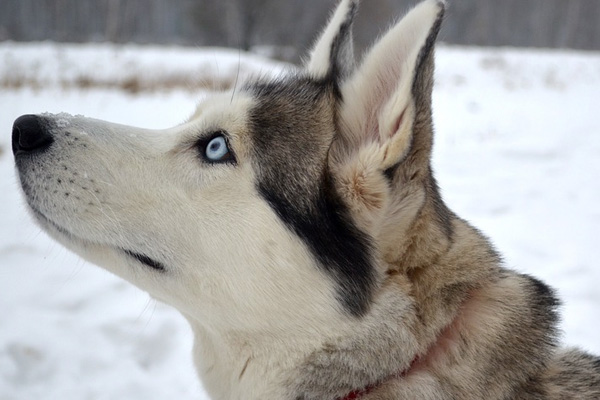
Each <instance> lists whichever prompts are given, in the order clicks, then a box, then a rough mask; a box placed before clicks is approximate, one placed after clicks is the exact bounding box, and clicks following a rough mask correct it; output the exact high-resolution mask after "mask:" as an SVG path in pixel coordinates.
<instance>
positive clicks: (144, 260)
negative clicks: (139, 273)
mask: <svg viewBox="0 0 600 400" xmlns="http://www.w3.org/2000/svg"><path fill="white" fill-rule="evenodd" d="M123 251H124V252H125V254H127V255H128V256H130V257H133V258H135V259H136V260H137V261H139V262H140V263H142V264H144V265H147V266H149V267H150V268H152V269H155V270H157V271H160V272H164V271H166V268H165V266H164V265H163V264H162V263H160V262H158V261H156V260H153V259H152V258H150V257H148V256H145V255H143V254H140V253H136V252H133V251H130V250H123Z"/></svg>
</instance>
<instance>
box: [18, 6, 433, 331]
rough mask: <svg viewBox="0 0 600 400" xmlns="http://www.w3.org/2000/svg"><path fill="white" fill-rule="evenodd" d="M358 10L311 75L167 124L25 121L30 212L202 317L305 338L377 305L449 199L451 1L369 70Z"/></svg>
mask: <svg viewBox="0 0 600 400" xmlns="http://www.w3.org/2000/svg"><path fill="white" fill-rule="evenodd" d="M356 7H357V2H356V1H351V0H342V1H341V3H340V5H339V6H338V8H337V9H336V11H335V13H334V14H333V15H332V17H331V19H330V23H329V25H328V26H327V27H326V29H325V30H324V31H323V33H322V35H321V37H320V38H319V40H317V42H316V44H315V46H314V48H313V50H312V52H311V55H310V57H309V59H308V60H307V62H306V65H305V67H304V68H303V69H302V70H301V71H297V72H294V73H291V74H289V75H287V76H285V77H281V78H278V79H272V80H264V79H263V80H256V81H251V82H248V83H247V84H245V85H244V86H243V87H241V88H238V89H237V90H236V91H235V92H234V93H233V94H232V93H231V92H229V93H221V94H215V95H213V96H210V97H209V98H207V99H205V100H204V101H202V103H201V104H200V105H199V107H198V109H197V111H196V112H195V113H194V115H192V117H191V118H189V120H188V121H186V122H184V123H182V124H180V125H178V126H175V127H173V128H171V129H167V130H146V129H140V128H134V127H130V126H123V125H118V124H112V123H108V122H105V121H100V120H94V119H90V118H84V117H80V116H70V115H66V114H58V115H50V114H42V115H25V116H22V117H20V118H18V119H17V120H16V121H15V124H14V127H13V152H14V154H15V160H16V166H17V170H18V175H19V178H20V181H21V185H22V188H23V191H24V193H25V197H26V199H27V203H28V205H29V208H30V209H31V211H32V214H33V215H34V217H35V218H36V220H37V221H38V222H39V224H40V225H41V226H42V228H43V229H45V230H46V231H47V232H48V233H49V234H50V235H51V236H52V237H54V238H55V239H57V240H58V241H60V242H61V243H63V244H64V245H65V246H67V247H68V248H70V249H72V250H73V251H74V252H76V253H77V254H80V255H81V256H83V257H84V258H86V259H88V260H90V261H92V262H94V263H96V264H98V265H100V266H102V267H104V268H106V269H108V270H110V271H112V272H114V273H115V274H117V275H119V276H121V277H123V278H125V279H127V280H129V281H131V282H132V283H133V284H135V285H137V286H139V287H140V288H142V289H144V290H147V291H148V292H150V293H151V294H152V295H153V296H154V297H156V298H158V299H160V300H163V301H165V302H167V303H169V304H172V305H173V306H175V307H176V308H177V309H179V310H180V311H181V312H182V313H183V314H185V315H186V316H188V317H189V318H193V319H198V320H202V321H203V323H204V324H207V325H211V326H216V327H221V326H222V327H224V328H226V327H231V326H235V327H236V328H237V329H256V330H259V331H260V330H262V329H264V327H265V326H269V329H277V328H278V327H280V328H281V329H286V330H288V331H289V330H290V328H294V329H299V330H303V331H306V330H307V329H312V328H314V329H315V330H318V329H320V328H319V327H320V326H323V325H327V324H324V322H326V321H327V322H329V324H330V323H331V321H333V320H336V319H339V318H342V317H343V318H353V317H356V316H360V315H362V314H364V313H366V312H368V309H369V304H370V302H371V301H372V299H373V297H374V296H375V294H376V292H377V289H378V288H379V287H380V285H381V284H382V282H383V281H384V279H385V273H386V272H387V271H388V270H389V269H390V268H392V267H390V265H392V264H393V263H394V262H395V261H397V260H398V259H399V258H400V257H401V256H402V255H403V254H404V253H403V252H404V250H403V249H405V247H406V246H408V245H409V244H407V243H409V242H410V240H409V237H408V235H409V233H408V232H409V228H410V227H411V226H412V225H413V224H414V221H415V218H416V216H417V214H418V213H419V212H420V210H422V209H423V207H424V205H425V204H427V202H428V201H432V199H433V200H435V199H436V198H437V197H436V193H437V189H436V186H435V182H434V181H433V179H432V178H431V172H430V167H429V157H430V152H431V142H432V124H431V88H432V79H433V78H432V73H433V43H434V40H435V37H436V36H437V33H438V30H439V25H440V22H441V18H442V13H443V4H442V3H441V2H439V1H435V0H427V1H425V2H423V3H421V4H420V5H419V6H417V7H416V8H415V9H413V10H412V11H411V12H410V13H409V14H408V15H407V16H406V17H405V18H404V19H403V20H401V21H400V22H399V23H398V24H397V25H396V26H394V27H393V28H392V29H391V30H390V31H389V32H388V33H387V34H386V35H385V36H384V37H383V38H382V39H381V40H380V41H379V42H377V43H376V44H375V45H374V46H373V47H372V48H371V50H370V51H369V52H368V53H367V54H366V56H365V57H364V59H363V61H362V62H360V63H359V64H358V66H355V63H354V56H353V51H352V37H351V27H352V21H353V18H354V15H355V14H356ZM439 214H440V217H439V218H440V219H443V213H439Z"/></svg>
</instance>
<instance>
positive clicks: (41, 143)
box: [12, 114, 52, 155]
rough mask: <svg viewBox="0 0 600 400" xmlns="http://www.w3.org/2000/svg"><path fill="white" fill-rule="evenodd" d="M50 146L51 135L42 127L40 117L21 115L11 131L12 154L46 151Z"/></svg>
mask: <svg viewBox="0 0 600 400" xmlns="http://www.w3.org/2000/svg"><path fill="white" fill-rule="evenodd" d="M51 144H52V135H50V133H49V132H48V129H46V128H45V127H44V124H43V121H42V120H41V119H40V117H38V116H36V115H32V114H27V115H21V116H20V117H19V118H17V119H16V120H15V123H14V124H13V131H12V149H13V154H15V155H17V154H18V153H24V152H35V151H41V150H44V149H47V148H48V147H49V146H50V145H51Z"/></svg>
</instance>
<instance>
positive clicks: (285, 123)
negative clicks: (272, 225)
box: [245, 77, 335, 196]
mask: <svg viewBox="0 0 600 400" xmlns="http://www.w3.org/2000/svg"><path fill="white" fill-rule="evenodd" d="M245 91H246V92H248V93H250V94H251V96H252V97H253V104H252V106H251V107H250V109H249V110H248V116H247V122H248V132H249V135H250V136H251V142H252V148H253V149H252V150H253V153H254V154H253V159H254V160H255V162H256V163H257V164H258V165H257V166H258V170H259V177H262V178H263V179H268V180H269V181H271V182H273V180H275V181H277V182H281V183H282V184H283V185H284V186H285V188H286V192H287V193H289V194H290V195H293V196H296V195H299V194H300V193H299V192H302V194H307V192H310V191H313V190H315V189H316V186H317V185H318V184H319V181H320V180H321V178H322V175H323V170H324V168H325V162H326V157H327V152H328V149H329V146H330V144H331V141H332V138H333V136H334V134H335V112H334V109H335V100H334V98H333V96H332V91H331V89H330V87H328V86H327V85H325V84H322V83H320V82H318V81H315V80H312V79H309V78H301V77H294V78H293V79H292V78H289V79H286V80H278V81H268V82H258V83H254V84H251V85H248V86H247V87H246V88H245ZM292 193H293V194H292Z"/></svg>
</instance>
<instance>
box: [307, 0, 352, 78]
mask: <svg viewBox="0 0 600 400" xmlns="http://www.w3.org/2000/svg"><path fill="white" fill-rule="evenodd" d="M357 10H358V0H341V1H340V3H339V4H338V6H337V8H336V9H335V11H334V13H333V14H332V15H331V17H330V19H329V23H328V24H327V26H326V27H325V30H324V31H323V32H322V33H321V36H320V37H319V39H318V40H317V41H316V43H315V45H314V46H313V48H312V51H311V52H310V58H309V60H308V61H307V62H306V63H305V69H306V71H307V72H308V73H309V74H310V75H311V76H313V77H315V78H317V79H322V78H325V77H327V76H330V77H332V78H333V79H336V80H337V81H338V82H339V81H341V80H342V79H344V78H346V77H347V76H349V75H350V73H351V72H352V70H353V69H354V44H353V40H352V24H353V21H354V17H355V16H356V11H357Z"/></svg>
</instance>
